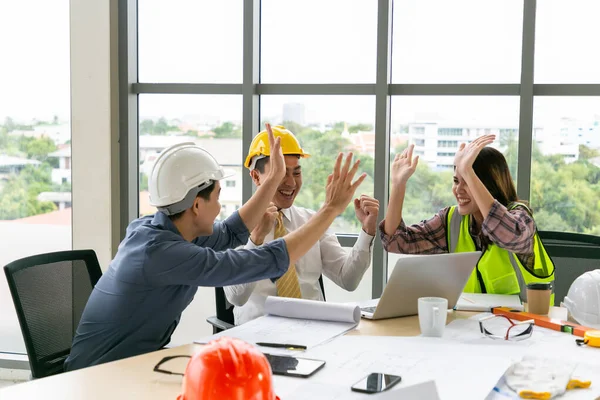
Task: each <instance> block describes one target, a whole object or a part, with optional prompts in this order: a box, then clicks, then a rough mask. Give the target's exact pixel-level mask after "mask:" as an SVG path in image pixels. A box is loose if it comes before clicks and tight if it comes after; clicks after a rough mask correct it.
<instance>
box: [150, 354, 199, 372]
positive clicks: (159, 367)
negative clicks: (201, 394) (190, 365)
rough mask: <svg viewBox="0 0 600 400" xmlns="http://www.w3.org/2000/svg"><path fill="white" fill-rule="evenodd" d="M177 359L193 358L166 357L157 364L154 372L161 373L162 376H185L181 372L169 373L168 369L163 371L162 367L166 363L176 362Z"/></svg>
mask: <svg viewBox="0 0 600 400" xmlns="http://www.w3.org/2000/svg"><path fill="white" fill-rule="evenodd" d="M176 358H191V356H168V357H164V358H163V359H162V360H160V361H159V362H158V364H156V365H155V366H154V372H160V373H162V374H168V375H181V376H184V375H185V374H183V373H181V372H173V371H169V370H167V369H162V368H161V366H162V365H163V364H165V363H168V362H169V361H171V360H174V359H176Z"/></svg>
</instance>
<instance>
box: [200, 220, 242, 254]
mask: <svg viewBox="0 0 600 400" xmlns="http://www.w3.org/2000/svg"><path fill="white" fill-rule="evenodd" d="M249 237H250V232H248V228H246V225H245V224H244V221H242V218H241V217H240V214H239V213H238V212H237V211H236V212H234V213H233V214H231V215H230V216H229V217H228V218H227V219H226V220H225V221H222V222H215V223H214V225H213V233H212V235H210V236H200V237H197V238H196V239H194V240H193V242H192V243H194V244H195V245H198V246H203V247H210V248H211V249H213V250H217V251H221V250H225V249H231V248H234V247H238V246H241V245H244V244H246V242H247V241H248V238H249Z"/></svg>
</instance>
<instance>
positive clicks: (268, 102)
mask: <svg viewBox="0 0 600 400" xmlns="http://www.w3.org/2000/svg"><path fill="white" fill-rule="evenodd" d="M130 1H136V0H130ZM137 3H138V6H139V15H138V16H139V24H138V25H139V29H138V32H139V57H138V58H139V60H138V58H135V57H134V60H133V63H134V65H133V66H134V67H138V70H139V72H140V73H139V79H138V80H137V81H135V82H131V83H133V84H134V85H133V88H134V90H133V92H134V93H135V94H139V95H140V106H139V114H138V112H137V110H135V111H134V112H133V113H132V115H130V116H129V118H133V119H136V122H139V126H140V134H141V136H140V139H142V138H143V137H144V136H145V135H146V134H147V131H146V130H145V129H146V128H147V127H151V126H152V124H154V126H156V124H159V123H160V122H161V118H163V122H165V123H166V124H167V125H168V126H177V129H175V130H174V131H172V132H170V133H165V134H164V135H165V136H170V137H171V139H169V140H183V137H184V136H189V135H188V134H187V133H186V132H187V130H185V129H183V128H181V125H182V123H183V125H184V126H185V125H188V124H187V122H188V119H189V118H188V117H189V116H191V115H194V114H197V113H198V112H199V110H200V109H202V111H203V112H204V111H205V110H210V111H209V112H210V113H214V115H217V116H219V117H220V121H221V124H226V123H227V122H233V121H234V120H235V121H236V122H235V123H234V125H235V124H237V125H235V126H234V125H227V127H228V128H227V129H228V131H229V130H235V129H238V130H239V131H240V132H241V136H239V137H238V140H241V143H245V146H247V145H248V144H249V143H250V141H251V138H252V136H253V135H255V134H256V133H257V132H259V131H260V130H262V129H263V128H264V123H265V122H271V123H274V124H280V123H282V124H285V125H286V126H288V127H289V128H290V129H292V131H294V132H295V133H296V134H297V135H298V136H299V138H300V140H301V141H302V144H303V146H304V147H305V148H306V150H307V151H308V152H309V153H312V154H313V157H312V158H310V159H307V160H303V165H304V171H305V174H304V186H303V188H302V191H301V193H300V194H299V196H298V197H297V204H298V205H301V206H305V207H309V208H313V209H314V208H318V207H319V205H320V204H321V202H322V201H323V195H324V191H323V185H322V183H323V181H324V177H325V176H326V173H327V171H329V169H330V167H331V163H332V162H333V158H334V157H335V154H336V153H337V152H339V151H348V150H353V151H354V152H356V153H358V154H359V155H360V156H361V157H362V158H363V161H364V163H363V167H362V168H363V170H364V171H365V172H367V174H369V178H368V179H367V181H366V182H365V183H364V184H363V187H362V188H361V189H360V191H361V192H365V193H372V194H373V195H374V196H376V197H377V198H379V200H380V201H383V200H384V198H385V197H386V196H387V195H388V193H389V179H387V178H386V172H389V157H392V158H393V156H394V155H395V154H396V153H397V152H398V151H401V150H402V149H403V148H405V147H406V146H407V145H409V144H414V145H415V147H416V148H415V155H419V156H420V159H421V162H420V165H419V168H418V170H417V172H416V173H415V176H414V177H413V179H412V180H411V183H410V185H409V188H408V195H407V199H406V207H405V210H404V214H405V217H406V219H407V222H418V221H419V220H421V219H424V218H428V217H430V216H431V215H433V213H435V212H436V211H438V210H439V209H440V208H442V207H445V206H448V205H452V204H454V201H455V199H453V197H452V193H451V183H452V170H453V162H454V156H455V153H456V151H457V148H458V146H460V144H461V143H463V142H470V141H472V140H473V139H475V138H476V137H478V136H481V135H484V134H490V133H493V134H495V135H496V136H497V140H496V141H495V143H494V144H493V146H495V147H497V148H498V149H500V150H501V151H502V152H503V154H504V155H505V156H506V158H507V161H508V163H509V167H510V171H511V174H512V178H513V180H514V181H515V183H516V185H517V191H518V195H519V197H520V198H521V199H523V200H527V201H529V202H530V203H531V205H532V207H533V209H534V211H535V215H536V221H537V222H538V225H539V227H540V229H556V230H566V231H575V232H587V233H594V234H596V233H599V234H600V232H598V229H600V228H597V227H598V226H600V221H597V219H596V217H595V214H594V212H595V211H593V210H595V208H597V206H596V205H595V203H594V202H593V201H592V199H594V198H597V196H596V191H597V188H596V186H597V182H596V179H595V178H594V177H595V176H596V175H600V174H598V173H597V171H596V168H598V167H596V165H597V164H598V165H600V162H598V160H596V158H599V157H598V155H597V154H596V152H597V151H600V143H596V136H598V128H597V125H598V121H600V117H598V115H600V108H598V100H597V99H598V98H600V89H599V88H598V86H594V85H587V84H592V83H599V82H600V81H599V80H600V75H599V72H598V71H600V61H599V60H600V56H598V55H597V54H598V52H594V51H592V50H590V49H595V48H597V47H598V44H599V43H600V35H599V34H598V32H599V31H598V28H597V24H595V23H594V20H593V19H594V16H595V15H598V11H600V9H599V8H598V7H599V6H598V5H597V4H596V3H597V2H595V1H594V0H576V1H572V2H569V4H568V5H567V4H566V3H564V2H562V1H560V0H547V1H546V0H544V1H537V2H531V1H524V0H515V1H501V0H455V1H451V2H449V1H445V0H395V1H390V2H376V1H363V0H351V1H342V0H339V1H338V0H333V1H326V2H322V1H321V2H318V1H316V0H309V1H308V2H307V1H297V0H262V1H258V0H249V1H246V2H243V3H240V2H228V1H226V2H222V3H223V4H221V3H219V4H215V3H214V2H209V1H201V2H196V1H191V0H187V1H184V0H178V1H176V2H174V3H173V2H170V3H164V2H159V1H157V0H137ZM192 21H193V22H192ZM196 21H200V22H201V23H195V22H196ZM223 21H228V22H227V23H223ZM378 23H382V24H383V26H378V25H377V24H378ZM224 26H227V27H228V28H227V29H225V28H223V27H224ZM390 49H391V53H390V54H388V51H389V50H390ZM130 61H131V60H130ZM138 61H139V63H138ZM138 64H139V65H138ZM139 83H141V84H139ZM173 83H175V84H173ZM240 83H241V84H240ZM574 83H577V85H573V84H574ZM136 84H137V85H136ZM146 84H148V85H146ZM213 84H216V85H213ZM556 84H560V85H556ZM383 88H387V91H386V90H382V89H383ZM219 95H220V96H221V97H223V98H235V99H237V100H236V101H237V102H238V103H237V105H236V106H233V105H231V106H225V105H223V104H221V103H219V102H218V101H214V102H213V101H210V102H209V104H202V105H200V104H198V106H197V108H196V109H192V110H189V111H188V110H185V111H184V107H183V105H184V104H190V105H191V104H192V102H191V100H188V99H192V98H194V99H195V98H203V99H207V98H210V99H212V98H213V97H214V98H216V97H219ZM594 96H596V97H594ZM152 97H156V99H160V101H158V100H156V101H157V103H156V105H157V107H156V111H152V112H149V111H148V110H149V106H148V105H147V102H149V101H150V100H149V99H150V98H152ZM175 98H180V99H185V100H181V103H178V102H177V101H174V100H173V101H172V99H175ZM194 101H196V100H194ZM390 101H391V107H388V105H389V102H390ZM174 104H181V105H182V107H183V108H181V110H180V109H178V108H179V107H177V106H174ZM234 109H235V113H236V114H235V115H233V116H230V115H231V114H230V113H232V112H233V111H232V110H234ZM167 110H170V111H168V112H167ZM138 117H139V120H137V119H138ZM548 119H552V120H553V122H549V121H548ZM202 122H203V123H205V124H208V125H210V122H206V121H202ZM213 125H214V124H213ZM210 128H211V129H220V128H219V127H218V126H217V125H214V126H211V127H210ZM229 128H231V129H229ZM174 138H177V139H174ZM142 143H143V141H142V140H140V144H142ZM241 143H240V144H241ZM240 144H238V146H239V145H240ZM239 149H241V152H242V154H244V153H245V152H246V151H247V149H245V148H244V145H241V146H240V147H239ZM141 151H142V150H141V149H140V155H141ZM232 153H233V152H232ZM239 162H240V163H241V158H240V161H239ZM140 163H141V165H142V167H141V168H142V170H141V173H142V174H143V173H144V171H143V170H144V169H147V168H148V167H149V166H150V165H151V164H150V162H148V160H144V159H140ZM245 174H246V173H245V171H243V170H242V172H241V176H242V179H241V181H240V180H236V182H234V183H225V187H226V188H228V189H231V190H233V191H235V192H236V193H238V194H239V196H241V199H240V200H239V203H238V204H236V205H235V206H239V205H240V204H241V202H242V199H247V198H248V197H249V196H250V195H251V193H252V182H251V180H250V179H249V178H248V177H247V176H246V175H245ZM144 179H145V178H144V176H143V175H142V176H141V181H140V184H141V185H142V187H143V186H144ZM561 179H562V180H561ZM564 179H568V180H569V182H571V181H572V182H574V184H576V185H577V188H581V193H582V194H583V195H582V196H583V198H581V199H580V198H577V199H574V198H573V196H572V194H571V196H569V195H568V194H565V193H562V192H561V190H559V189H556V188H557V187H559V186H560V187H563V188H566V187H567V186H568V185H560V184H559V183H558V182H562V181H563V180H564ZM564 190H567V189H564ZM578 190H579V189H578ZM561 193H562V194H561ZM381 211H382V213H383V212H385V210H383V209H382V210H381ZM226 212H228V211H225V210H224V213H226ZM575 214H577V216H575ZM599 219H600V218H599ZM332 229H333V230H334V231H335V232H336V233H338V238H339V239H340V241H341V242H342V243H343V245H344V246H345V247H349V246H352V245H353V243H354V240H355V238H356V232H357V231H358V229H359V227H358V225H357V223H356V220H355V219H354V217H353V210H352V209H351V208H349V209H348V210H346V212H345V213H344V214H343V215H342V216H341V217H340V218H338V219H337V220H336V222H335V224H334V226H333V227H332ZM386 264H387V255H386V254H385V252H384V251H383V250H382V249H381V247H379V246H378V244H376V246H375V250H374V256H373V269H372V274H371V275H369V278H372V280H367V279H365V280H364V282H368V283H365V284H368V285H371V284H372V294H373V295H374V296H378V295H379V294H380V293H381V289H382V288H383V284H384V282H385V279H384V277H385V276H386V272H387V271H386V270H385V269H386ZM364 282H363V283H364ZM210 296H211V297H212V293H211V294H210ZM360 296H361V295H360V294H358V295H356V298H357V299H358V298H360ZM342 297H343V296H342ZM342 297H340V298H342Z"/></svg>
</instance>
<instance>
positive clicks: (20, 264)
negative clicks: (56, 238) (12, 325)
mask: <svg viewBox="0 0 600 400" xmlns="http://www.w3.org/2000/svg"><path fill="white" fill-rule="evenodd" d="M4 272H5V273H6V279H7V281H8V287H9V288H10V293H11V295H12V299H13V303H14V305H15V309H16V311H17V317H18V319H19V325H20V327H21V332H22V333H23V339H24V341H25V347H26V349H27V355H28V357H29V365H30V367H31V375H32V376H33V378H42V377H45V376H50V375H54V374H57V373H60V372H63V363H64V361H65V359H66V358H67V357H68V355H69V353H70V351H71V343H72V341H73V337H74V335H75V331H76V330H77V325H78V324H79V320H80V318H81V314H82V313H83V309H84V308H85V305H86V303H87V301H88V298H89V296H90V293H91V292H92V289H93V288H94V286H95V285H96V283H97V282H98V280H99V279H100V277H101V276H102V270H101V269H100V264H99V263H98V258H97V257H96V253H95V252H94V251H93V250H73V251H60V252H55V253H47V254H40V255H35V256H31V257H26V258H22V259H20V260H16V261H13V262H12V263H10V264H8V265H6V266H5V267H4Z"/></svg>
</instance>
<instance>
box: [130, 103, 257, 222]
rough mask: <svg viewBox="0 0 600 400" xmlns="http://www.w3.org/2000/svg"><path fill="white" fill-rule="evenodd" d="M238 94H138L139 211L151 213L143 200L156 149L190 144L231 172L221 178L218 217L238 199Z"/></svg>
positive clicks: (229, 211)
mask: <svg viewBox="0 0 600 400" xmlns="http://www.w3.org/2000/svg"><path fill="white" fill-rule="evenodd" d="M241 100H242V99H241V97H240V96H218V95H202V96H198V95H173V94H167V95H156V94H154V95H153V94H149V95H141V96H140V106H139V107H140V111H139V113H140V127H139V132H140V136H139V164H140V167H139V176H140V182H139V185H140V202H139V213H140V215H148V214H154V213H155V212H156V209H155V208H154V207H152V206H151V205H150V203H149V193H148V177H149V176H150V173H151V171H152V166H153V165H154V161H155V160H156V158H157V157H158V155H159V154H160V152H161V151H163V150H164V149H166V148H167V147H169V146H172V145H174V144H177V143H184V142H193V143H196V144H197V145H199V146H200V147H202V148H204V149H205V150H206V151H208V152H209V153H210V154H212V155H213V156H214V157H215V158H216V159H217V161H218V162H219V164H221V165H222V166H223V168H225V169H226V170H227V172H231V173H232V176H231V177H229V178H227V181H224V182H221V194H220V197H219V201H220V202H221V206H222V211H221V215H220V218H225V217H228V216H229V215H231V214H232V213H233V212H234V211H235V210H237V209H238V208H239V206H240V205H241V202H242V174H243V173H246V172H247V171H244V170H243V169H242V128H241V113H242V102H241Z"/></svg>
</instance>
